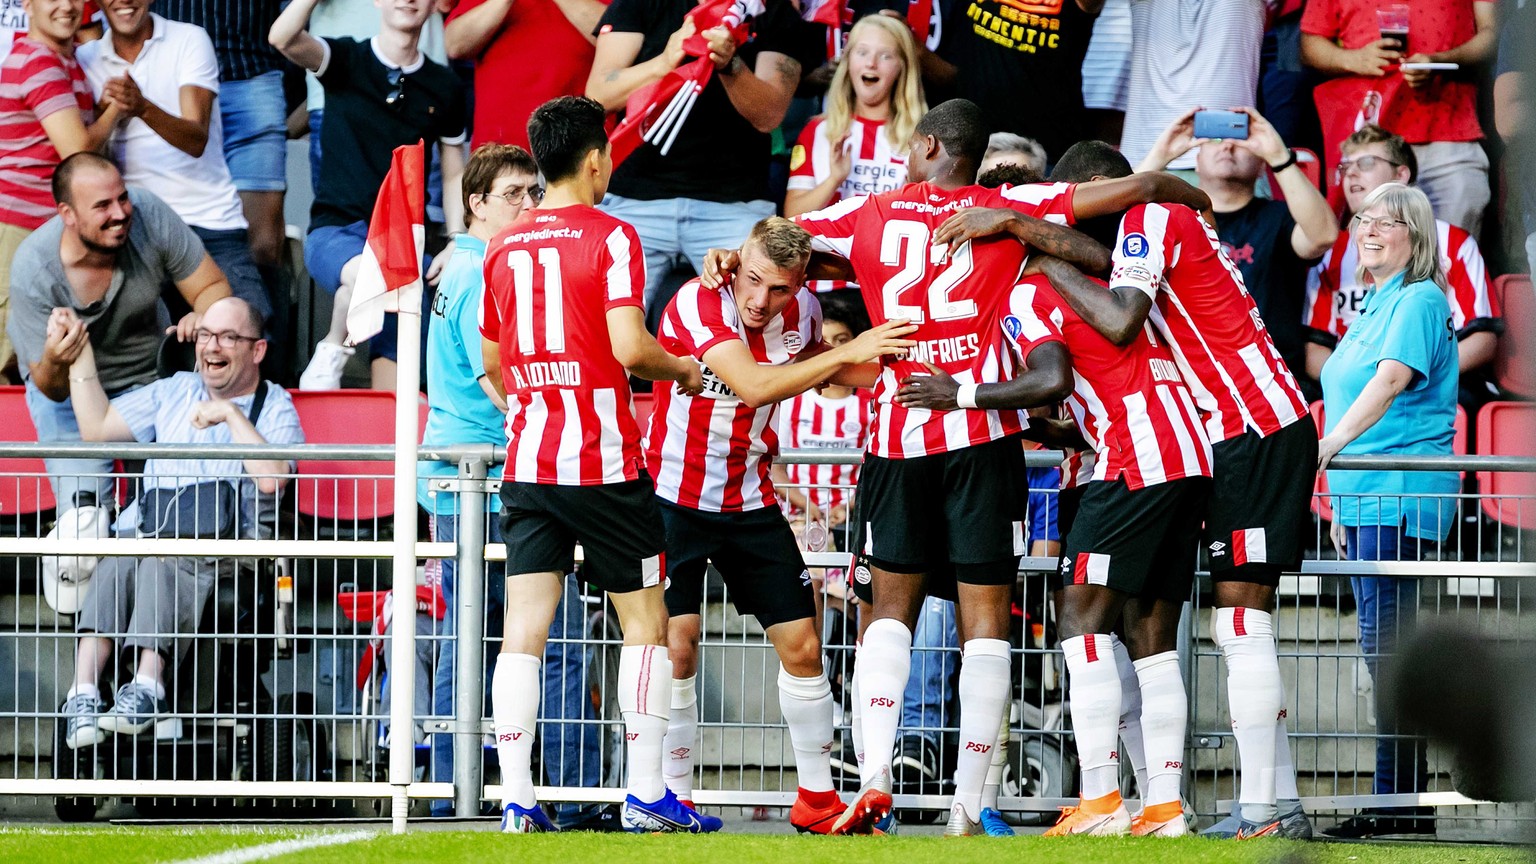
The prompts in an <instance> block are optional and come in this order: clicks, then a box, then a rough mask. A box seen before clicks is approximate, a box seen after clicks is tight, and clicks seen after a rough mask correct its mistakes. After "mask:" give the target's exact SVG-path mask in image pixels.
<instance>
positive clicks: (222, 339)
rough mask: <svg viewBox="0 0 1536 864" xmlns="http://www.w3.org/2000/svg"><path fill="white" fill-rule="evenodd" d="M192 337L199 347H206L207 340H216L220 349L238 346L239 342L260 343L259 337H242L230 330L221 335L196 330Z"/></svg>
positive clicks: (209, 331) (210, 331)
mask: <svg viewBox="0 0 1536 864" xmlns="http://www.w3.org/2000/svg"><path fill="white" fill-rule="evenodd" d="M193 337H194V338H195V339H196V340H197V344H199V345H207V344H208V340H210V339H217V340H219V347H220V348H233V347H235V346H236V345H239V344H240V343H241V342H251V343H255V342H260V341H261V337H260V336H242V335H241V334H239V333H236V332H234V331H232V330H229V331H225V332H223V333H215V332H213V331H212V330H202V329H198V330H197V331H195V332H194V333H193Z"/></svg>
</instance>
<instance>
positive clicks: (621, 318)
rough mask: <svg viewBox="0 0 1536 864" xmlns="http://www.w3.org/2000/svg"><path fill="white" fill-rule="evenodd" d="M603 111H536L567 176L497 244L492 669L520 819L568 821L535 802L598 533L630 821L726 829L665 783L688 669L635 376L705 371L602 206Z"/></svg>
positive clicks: (574, 102) (548, 149)
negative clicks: (500, 567)
mask: <svg viewBox="0 0 1536 864" xmlns="http://www.w3.org/2000/svg"><path fill="white" fill-rule="evenodd" d="M603 120H604V116H603V109H602V106H600V105H598V104H597V103H596V102H594V101H592V100H590V99H585V98H579V97H562V98H559V99H555V100H552V101H550V102H547V103H545V104H544V105H542V106H540V107H539V108H538V109H537V110H536V111H534V113H533V115H532V117H531V118H530V119H529V121H528V136H529V140H530V143H531V144H532V149H533V155H534V158H535V159H536V160H537V161H538V164H539V169H540V170H541V171H542V172H543V174H544V177H545V178H546V181H547V183H548V184H549V191H548V193H547V195H546V197H545V199H544V206H543V208H542V209H539V210H530V211H528V212H526V213H524V214H523V215H522V216H520V217H519V218H518V219H517V220H516V221H515V222H513V223H512V224H511V225H510V226H509V227H508V228H507V229H506V230H504V231H503V232H502V233H500V234H498V235H497V236H496V237H495V238H494V239H493V240H492V241H491V242H490V244H489V246H488V249H487V253H486V265H485V273H486V279H485V281H486V292H485V303H484V305H483V307H482V312H481V325H480V334H481V337H482V340H481V348H482V353H483V354H484V359H485V369H486V377H487V378H488V379H490V383H491V385H492V386H493V387H494V388H495V389H496V391H497V392H498V393H500V394H502V395H503V396H504V398H505V399H506V403H507V405H508V411H507V437H508V442H507V465H506V471H505V479H504V481H503V483H502V487H501V501H502V511H501V530H502V536H503V537H505V538H506V542H507V550H508V557H507V574H508V576H507V581H506V588H507V590H506V626H505V636H504V638H503V641H502V649H501V654H500V656H499V657H498V658H497V660H496V669H495V671H494V673H493V674H492V679H491V712H492V716H493V720H494V726H495V731H496V751H497V756H498V757H499V759H500V762H501V772H502V785H503V788H504V790H505V791H504V793H503V795H504V800H503V803H502V813H503V816H502V830H503V831H508V832H534V831H551V830H554V826H553V825H552V824H551V823H550V821H549V819H548V817H547V816H545V815H544V813H543V811H542V810H540V809H539V805H538V801H537V800H536V799H535V797H534V789H533V774H532V771H531V770H530V764H529V763H530V760H531V757H532V753H533V737H534V726H535V723H536V722H537V717H538V709H539V693H540V682H539V679H540V675H541V672H542V665H543V664H542V660H541V659H540V658H542V657H543V655H544V644H545V641H546V639H547V637H548V633H549V627H550V623H551V621H552V620H553V619H554V615H555V611H556V608H557V606H558V604H559V602H560V596H561V588H562V585H563V575H562V574H565V573H567V572H570V570H571V569H572V568H573V567H574V566H575V560H574V558H575V554H574V553H575V546H576V544H577V543H578V542H580V543H581V545H582V548H583V549H584V550H585V559H584V562H583V564H582V577H583V578H584V579H585V580H586V581H587V582H589V583H591V584H593V585H596V586H597V587H599V588H601V589H603V590H604V591H605V592H607V596H608V599H609V600H610V601H611V602H612V603H613V607H614V609H615V611H616V612H617V613H618V616H619V622H620V624H621V625H622V626H623V630H624V646H623V648H622V649H621V650H620V655H619V678H618V691H619V692H618V701H619V707H620V710H621V712H622V713H623V716H624V737H625V741H626V742H627V753H626V757H627V759H626V763H627V768H628V777H629V794H628V797H626V798H625V801H624V805H623V807H622V810H621V819H622V823H623V825H624V827H625V828H626V829H627V830H630V831H687V832H693V833H701V832H706V831H717V830H719V828H720V820H719V819H717V818H715V817H713V816H702V815H700V814H699V813H697V812H695V811H694V810H693V809H691V808H689V807H685V806H683V805H682V804H680V803H679V802H678V801H677V798H676V796H674V795H673V794H672V793H671V792H669V791H667V788H666V785H665V784H664V783H663V782H662V776H661V747H662V739H663V738H664V737H665V735H666V731H667V717H668V713H669V712H668V707H669V705H670V699H669V697H670V695H671V693H670V682H671V680H672V664H671V662H670V661H669V660H668V659H667V638H666V637H667V633H666V604H665V601H664V599H663V593H662V592H663V588H662V559H663V557H664V554H663V552H664V544H663V529H662V523H661V514H660V513H659V512H658V510H657V507H656V499H655V495H654V487H653V485H652V483H651V478H650V477H649V476H648V475H647V474H646V473H645V469H644V467H643V465H642V456H641V449H640V429H639V425H638V424H637V423H636V421H635V415H634V406H633V403H632V401H631V398H630V391H629V377H628V376H629V374H635V375H638V376H640V377H642V378H648V379H651V380H653V381H668V382H671V381H676V382H677V386H678V387H679V388H681V389H683V390H685V391H687V392H691V393H698V392H700V390H701V389H702V386H703V379H702V376H701V373H700V370H699V365H698V364H697V363H694V362H693V361H691V360H688V359H686V358H681V357H675V356H673V355H672V354H669V353H667V352H666V351H665V350H663V349H662V347H661V346H660V345H659V344H657V342H656V340H655V339H654V338H652V337H651V335H650V334H649V333H647V332H646V329H645V312H644V308H643V305H642V299H641V298H642V294H643V291H644V286H645V267H644V260H645V259H644V256H643V255H642V254H641V251H640V240H639V238H638V237H637V236H636V234H635V231H634V229H633V228H631V227H630V226H629V225H627V224H625V223H623V222H620V221H619V220H617V219H615V218H613V217H611V216H608V215H605V214H603V213H601V212H599V211H598V210H597V209H596V207H595V206H594V205H595V204H596V203H597V202H598V201H599V200H600V199H601V198H602V197H603V192H604V191H605V190H606V189H607V186H608V178H609V176H610V175H611V174H612V172H613V161H612V159H611V158H610V156H609V152H608V139H607V136H606V134H605V131H604V128H603Z"/></svg>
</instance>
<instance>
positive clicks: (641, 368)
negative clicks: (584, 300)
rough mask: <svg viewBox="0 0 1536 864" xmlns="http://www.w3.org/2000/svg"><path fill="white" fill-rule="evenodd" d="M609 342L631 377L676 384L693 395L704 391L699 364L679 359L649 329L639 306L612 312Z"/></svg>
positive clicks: (688, 359)
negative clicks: (663, 346) (646, 327)
mask: <svg viewBox="0 0 1536 864" xmlns="http://www.w3.org/2000/svg"><path fill="white" fill-rule="evenodd" d="M608 340H609V342H610V344H611V345H612V347H613V358H614V359H615V360H617V361H619V364H620V365H622V366H623V367H624V368H625V369H626V370H628V371H629V373H630V374H631V375H635V376H637V377H640V378H644V379H645V380H647V381H676V382H677V389H679V390H681V391H682V392H684V393H687V394H689V395H698V394H699V393H701V392H703V390H704V378H703V373H702V372H701V371H700V370H699V364H697V363H695V362H693V360H692V359H690V358H687V357H675V356H673V355H672V354H670V353H668V352H667V350H666V349H665V348H662V347H661V345H660V344H659V343H658V342H657V341H656V337H655V336H652V335H651V334H650V332H649V331H648V330H646V329H645V313H644V312H642V311H640V308H639V307H638V306H621V307H619V308H617V309H610V310H608Z"/></svg>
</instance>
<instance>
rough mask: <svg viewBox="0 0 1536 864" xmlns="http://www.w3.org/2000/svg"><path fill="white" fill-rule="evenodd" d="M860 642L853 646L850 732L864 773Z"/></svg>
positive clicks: (854, 751)
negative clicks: (860, 692)
mask: <svg viewBox="0 0 1536 864" xmlns="http://www.w3.org/2000/svg"><path fill="white" fill-rule="evenodd" d="M863 644H864V643H862V642H860V643H858V644H857V645H855V646H854V647H853V680H851V681H849V682H848V702H849V705H848V734H849V735H851V736H852V737H853V758H855V759H857V760H858V762H859V773H860V774H863V773H864V700H862V699H860V698H859V652H860V651H861V650H863V649H862V648H861V646H862V645H863Z"/></svg>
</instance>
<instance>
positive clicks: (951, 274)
mask: <svg viewBox="0 0 1536 864" xmlns="http://www.w3.org/2000/svg"><path fill="white" fill-rule="evenodd" d="M944 251H945V250H944V249H943V247H940V246H935V245H933V242H932V234H931V233H930V232H929V230H928V226H927V225H925V224H923V223H922V222H916V221H913V220H910V219H892V220H891V221H889V222H887V223H885V229H884V231H882V232H881V234H880V263H881V264H884V265H885V266H887V267H899V268H900V269H899V270H897V271H896V273H895V274H894V275H892V276H891V278H889V279H887V280H885V285H884V286H882V288H881V290H880V295H881V298H882V303H883V305H884V306H885V317H886V320H895V319H898V318H905V319H907V320H908V321H911V322H912V323H913V324H923V323H925V322H927V321H936V322H937V321H957V320H959V319H962V318H974V317H975V316H976V313H977V309H976V301H975V300H971V299H965V300H958V301H957V300H951V299H950V296H949V295H950V294H951V293H952V292H953V291H954V290H955V288H956V287H957V286H959V284H960V283H961V282H962V281H964V280H965V277H967V276H969V275H971V267H972V260H971V244H970V241H966V242H964V243H962V244H960V245H959V246H957V247H953V248H952V249H951V254H950V256H949V263H948V266H946V267H944V269H943V270H941V271H939V272H938V274H937V275H935V276H934V277H933V280H932V281H931V282H929V283H928V296H927V298H926V301H927V302H926V305H924V304H922V303H921V300H922V299H924V298H916V297H911V296H910V295H911V294H912V293H914V292H913V291H912V290H911V289H912V288H914V287H916V286H918V285H919V284H920V283H922V282H923V277H924V276H926V275H927V274H928V272H929V268H930V267H936V266H939V265H942V264H944V263H945V261H944ZM904 299H905V300H919V301H920V302H919V303H910V302H903V300H904Z"/></svg>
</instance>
